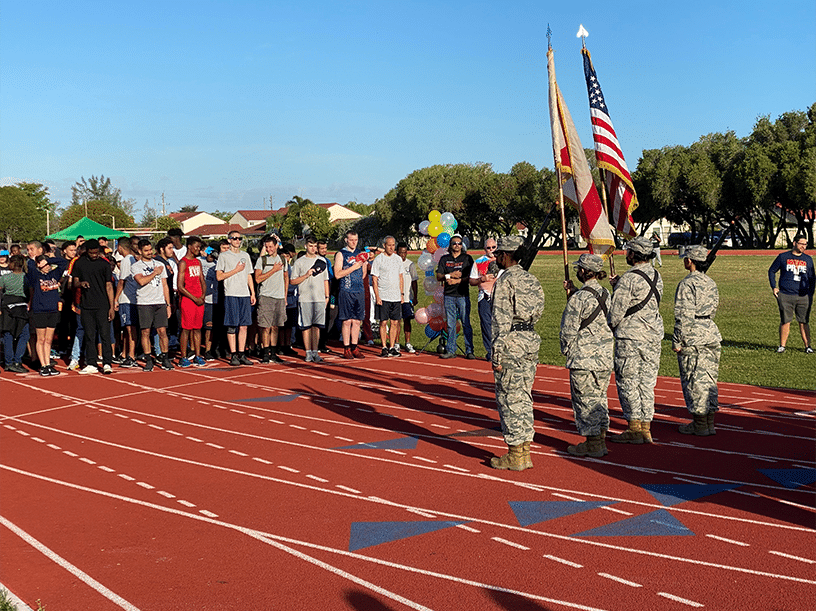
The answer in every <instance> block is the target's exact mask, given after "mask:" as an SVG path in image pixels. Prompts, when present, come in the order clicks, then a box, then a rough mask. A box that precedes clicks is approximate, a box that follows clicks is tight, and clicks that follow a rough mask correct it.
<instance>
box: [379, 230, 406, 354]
mask: <svg viewBox="0 0 816 611" xmlns="http://www.w3.org/2000/svg"><path fill="white" fill-rule="evenodd" d="M383 248H384V252H382V253H381V254H379V255H377V257H376V258H375V259H374V262H373V263H372V264H371V283H372V287H373V289H374V302H375V304H376V305H375V306H374V317H375V318H376V319H377V320H379V321H380V341H381V342H382V352H381V353H380V356H382V357H389V356H399V355H400V353H399V352H398V351H397V348H396V344H397V336H398V335H399V321H400V320H402V304H403V303H404V301H405V298H404V297H403V294H404V292H405V284H404V279H403V264H402V258H401V257H400V256H399V255H398V254H397V253H396V248H397V241H396V240H395V239H394V237H393V236H386V238H385V239H384V240H383ZM389 323H390V325H389ZM389 341H390V348H389Z"/></svg>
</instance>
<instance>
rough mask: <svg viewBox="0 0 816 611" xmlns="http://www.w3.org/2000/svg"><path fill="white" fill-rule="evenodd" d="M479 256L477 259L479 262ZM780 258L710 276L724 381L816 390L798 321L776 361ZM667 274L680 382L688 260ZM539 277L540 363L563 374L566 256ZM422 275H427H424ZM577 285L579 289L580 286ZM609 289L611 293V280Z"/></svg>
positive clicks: (669, 359) (756, 259)
mask: <svg viewBox="0 0 816 611" xmlns="http://www.w3.org/2000/svg"><path fill="white" fill-rule="evenodd" d="M479 254H480V253H476V256H478V255H479ZM776 254H777V253H775V252H769V253H768V254H756V255H755V254H751V255H728V254H726V255H721V256H719V257H718V258H717V260H716V261H715V263H714V265H713V266H712V267H711V270H710V271H709V275H710V276H711V278H713V279H714V281H716V283H717V286H718V287H719V291H720V307H719V309H718V311H717V318H716V322H717V325H718V326H719V328H720V333H721V334H722V336H723V342H722V359H721V362H720V381H721V382H737V383H740V384H753V385H756V386H767V387H775V388H795V389H803V390H816V355H806V354H805V353H804V346H803V345H802V338H801V336H800V335H799V326H798V324H797V323H796V322H795V321H794V322H793V323H792V324H791V334H790V339H789V340H788V350H787V352H786V353H784V354H776V347H777V345H778V343H779V312H778V310H777V307H776V300H775V299H774V298H773V294H772V293H771V289H770V287H769V286H768V267H769V266H770V264H771V263H772V262H773V259H774V257H775V256H776ZM577 258H578V257H577V256H576V255H572V256H570V259H569V260H570V272H571V273H572V266H571V265H572V261H574V260H575V259H577ZM615 265H616V268H617V272H618V273H623V272H624V271H625V270H626V269H628V266H627V265H626V262H625V261H624V260H623V257H615ZM607 270H608V268H607ZM659 271H660V273H661V275H662V276H663V284H664V289H663V293H664V294H663V301H662V302H661V304H660V312H661V314H662V315H663V323H664V326H665V331H666V339H664V341H663V350H662V354H661V359H660V375H662V376H673V377H677V376H678V368H677V358H676V356H675V354H674V352H672V350H671V343H670V341H669V339H670V338H671V334H672V331H673V328H674V291H675V289H676V288H677V283H678V282H679V281H680V280H681V279H682V278H683V277H684V276H685V275H686V273H687V272H686V271H685V270H684V269H683V263H682V261H680V260H679V259H678V258H677V257H675V256H666V255H664V256H663V267H662V268H659ZM531 272H532V273H533V274H535V276H536V277H537V278H538V279H539V280H540V281H541V285H542V286H543V287H544V294H545V296H546V306H545V308H544V315H543V316H542V317H541V320H540V321H539V322H538V324H537V325H536V330H537V331H538V332H539V334H540V335H541V340H542V342H541V351H540V353H539V359H540V361H541V362H542V363H546V364H548V365H557V366H560V367H563V366H564V357H563V356H561V349H560V346H559V341H558V331H559V325H560V323H561V313H562V311H563V309H564V304H565V303H566V297H565V294H564V290H563V289H562V288H561V287H562V282H563V279H564V263H563V258H562V256H561V254H560V252H559V253H557V254H540V255H539V256H538V257H536V259H535V261H534V263H533V266H532V268H531ZM419 273H420V275H421V274H422V272H421V271H420V272H419ZM573 279H574V274H573ZM574 281H575V282H576V284H578V282H577V280H574ZM603 284H605V286H606V287H607V288H610V287H609V285H608V283H606V281H604V283H603ZM419 294H420V295H419V305H420V306H425V305H427V304H428V303H430V302H431V299H430V297H427V296H426V295H425V291H424V290H423V289H422V277H420V279H419ZM476 294H477V290H476V288H472V289H471V298H472V302H473V307H472V311H471V324H472V326H473V334H474V341H473V343H474V345H475V347H476V355H477V356H480V357H484V355H485V352H484V348H483V347H482V338H481V332H480V330H479V314H478V312H477V309H476ZM413 335H414V337H413V338H412V340H413V342H412V343H413V344H414V345H415V346H421V345H422V344H424V343H425V338H424V333H423V330H422V327H421V326H420V325H416V324H415V330H414V333H413ZM814 339H815V340H816V338H814ZM814 343H816V341H814ZM460 345H461V340H460ZM432 346H436V342H433V343H432Z"/></svg>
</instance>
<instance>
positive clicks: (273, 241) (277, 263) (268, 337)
mask: <svg viewBox="0 0 816 611" xmlns="http://www.w3.org/2000/svg"><path fill="white" fill-rule="evenodd" d="M255 283H256V284H257V285H258V327H260V329H261V346H262V348H263V357H262V359H261V362H262V363H270V362H272V361H274V362H276V363H282V362H283V360H281V358H280V357H279V356H278V327H283V326H284V325H285V324H286V292H287V291H288V290H289V272H288V271H287V265H286V264H285V263H284V262H283V260H282V259H281V258H280V255H278V240H277V238H275V236H273V235H265V236H264V237H263V238H261V256H260V257H258V260H257V261H256V262H255Z"/></svg>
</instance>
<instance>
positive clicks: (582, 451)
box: [567, 435, 607, 458]
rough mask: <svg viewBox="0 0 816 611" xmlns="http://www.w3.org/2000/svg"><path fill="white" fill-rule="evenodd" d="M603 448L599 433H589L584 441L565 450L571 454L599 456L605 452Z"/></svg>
mask: <svg viewBox="0 0 816 611" xmlns="http://www.w3.org/2000/svg"><path fill="white" fill-rule="evenodd" d="M605 450H606V448H605V447H604V444H603V438H602V437H601V436H600V435H589V436H588V437H587V438H586V441H582V442H581V443H579V444H578V445H574V446H568V447H567V452H569V453H570V454H572V455H573V456H592V457H593V458H601V457H602V456H603V455H604V454H606V453H607V452H606V451H605Z"/></svg>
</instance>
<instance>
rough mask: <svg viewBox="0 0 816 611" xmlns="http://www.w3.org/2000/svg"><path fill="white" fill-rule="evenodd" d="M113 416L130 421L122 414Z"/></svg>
mask: <svg viewBox="0 0 816 611" xmlns="http://www.w3.org/2000/svg"><path fill="white" fill-rule="evenodd" d="M114 416H116V417H117V418H124V419H125V420H130V418H129V417H128V416H125V415H124V414H114Z"/></svg>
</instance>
